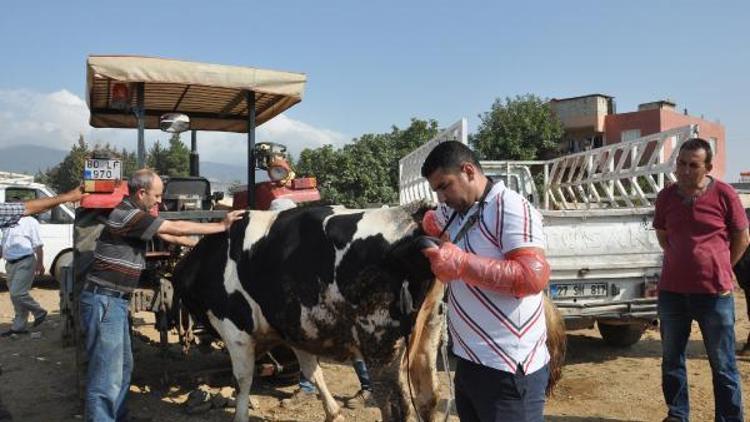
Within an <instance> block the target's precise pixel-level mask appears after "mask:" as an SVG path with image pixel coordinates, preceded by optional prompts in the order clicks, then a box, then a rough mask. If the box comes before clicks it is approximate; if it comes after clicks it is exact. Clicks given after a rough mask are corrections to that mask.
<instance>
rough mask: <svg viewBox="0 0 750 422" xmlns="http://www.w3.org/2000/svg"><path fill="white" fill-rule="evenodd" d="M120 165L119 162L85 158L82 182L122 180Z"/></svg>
mask: <svg viewBox="0 0 750 422" xmlns="http://www.w3.org/2000/svg"><path fill="white" fill-rule="evenodd" d="M121 170H122V164H121V163H120V160H108V159H102V158H87V159H86V163H85V164H84V166H83V179H84V180H116V179H122V176H121V174H122V172H121Z"/></svg>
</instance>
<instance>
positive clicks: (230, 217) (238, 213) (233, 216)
mask: <svg viewBox="0 0 750 422" xmlns="http://www.w3.org/2000/svg"><path fill="white" fill-rule="evenodd" d="M246 213H247V210H235V211H229V212H228V213H227V215H225V216H224V221H222V223H223V224H224V230H229V228H230V227H232V224H233V223H234V222H235V221H237V220H239V219H241V218H242V217H243V216H244V215H245V214H246Z"/></svg>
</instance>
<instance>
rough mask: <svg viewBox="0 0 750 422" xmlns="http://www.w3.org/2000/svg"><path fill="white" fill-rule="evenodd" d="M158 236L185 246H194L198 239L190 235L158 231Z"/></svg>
mask: <svg viewBox="0 0 750 422" xmlns="http://www.w3.org/2000/svg"><path fill="white" fill-rule="evenodd" d="M159 237H160V238H162V240H164V241H165V242H169V243H174V244H175V245H180V246H185V247H188V248H192V247H194V246H195V245H196V244H197V243H198V239H195V238H193V237H190V236H174V235H171V234H166V233H159Z"/></svg>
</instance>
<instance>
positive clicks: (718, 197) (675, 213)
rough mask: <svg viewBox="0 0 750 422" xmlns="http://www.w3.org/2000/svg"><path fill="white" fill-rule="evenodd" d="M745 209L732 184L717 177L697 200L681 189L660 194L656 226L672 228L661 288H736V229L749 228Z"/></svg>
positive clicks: (714, 290)
mask: <svg viewBox="0 0 750 422" xmlns="http://www.w3.org/2000/svg"><path fill="white" fill-rule="evenodd" d="M747 226H748V221H747V217H746V216H745V210H744V208H742V203H741V202H740V198H739V197H738V196H737V193H736V192H735V191H734V188H732V186H730V185H728V184H726V183H724V182H722V181H720V180H716V179H713V182H712V183H711V184H710V185H709V186H708V189H707V190H706V191H705V192H704V193H703V194H702V195H700V196H699V197H697V198H696V199H695V200H694V201H693V202H692V203H690V202H688V201H685V198H684V197H683V196H682V195H681V194H680V192H679V191H678V189H677V184H676V183H675V184H673V185H671V186H669V187H667V188H664V189H663V190H662V191H661V192H659V195H658V197H657V198H656V211H655V213H654V228H655V229H657V230H666V231H667V240H668V243H669V246H668V247H667V248H666V249H665V250H664V265H663V267H662V272H661V279H660V280H659V290H665V291H669V292H675V293H708V294H716V293H721V292H725V291H727V290H732V289H733V284H732V264H731V262H730V256H729V241H730V239H731V233H732V232H734V231H738V230H743V229H745V228H747Z"/></svg>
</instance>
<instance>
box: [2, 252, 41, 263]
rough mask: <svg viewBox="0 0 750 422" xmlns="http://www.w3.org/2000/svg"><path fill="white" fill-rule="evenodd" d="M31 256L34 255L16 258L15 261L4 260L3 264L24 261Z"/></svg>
mask: <svg viewBox="0 0 750 422" xmlns="http://www.w3.org/2000/svg"><path fill="white" fill-rule="evenodd" d="M32 256H34V254H29V255H26V256H22V257H20V258H16V259H6V260H5V262H7V263H9V264H15V263H16V262H21V261H23V260H24V259H27V258H31V257H32Z"/></svg>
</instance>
